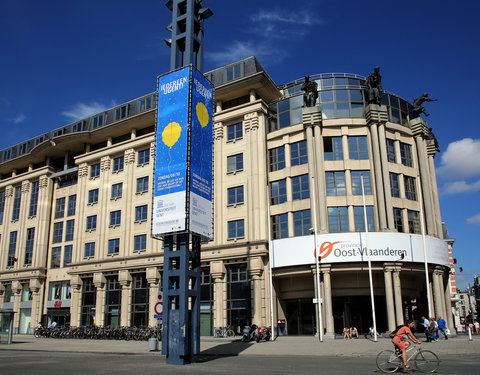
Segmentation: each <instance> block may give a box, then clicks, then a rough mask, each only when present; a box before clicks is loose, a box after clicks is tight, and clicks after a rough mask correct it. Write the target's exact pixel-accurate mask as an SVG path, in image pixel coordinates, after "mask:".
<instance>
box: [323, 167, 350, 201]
mask: <svg viewBox="0 0 480 375" xmlns="http://www.w3.org/2000/svg"><path fill="white" fill-rule="evenodd" d="M325 175H326V178H327V181H326V183H327V195H330V196H332V195H333V196H335V195H346V194H347V192H346V189H345V172H343V171H341V172H340V171H339V172H325Z"/></svg>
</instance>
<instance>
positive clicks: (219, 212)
mask: <svg viewBox="0 0 480 375" xmlns="http://www.w3.org/2000/svg"><path fill="white" fill-rule="evenodd" d="M218 105H219V102H218V101H217V112H219V111H218ZM220 105H221V103H220ZM223 132H224V130H223V124H222V123H221V122H215V124H214V129H213V134H214V144H213V148H214V155H213V157H214V159H213V160H215V163H214V166H213V175H214V176H224V175H225V173H226V172H227V166H226V158H225V160H223V159H224V156H223ZM225 193H226V192H225ZM225 193H224V192H223V189H215V202H223V199H225V201H226V199H227V198H224V195H225ZM213 210H214V211H213V214H214V217H215V218H218V217H222V216H223V210H224V205H223V204H216V203H215V204H214V205H213ZM225 225H226V223H225V224H224V220H214V232H215V239H214V242H215V244H217V245H219V244H221V243H223V241H222V240H223V231H224V229H223V228H224V226H225Z"/></svg>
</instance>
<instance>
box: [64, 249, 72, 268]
mask: <svg viewBox="0 0 480 375" xmlns="http://www.w3.org/2000/svg"><path fill="white" fill-rule="evenodd" d="M72 252H73V246H72V245H67V246H65V247H64V253H63V266H64V267H65V266H66V265H69V264H72Z"/></svg>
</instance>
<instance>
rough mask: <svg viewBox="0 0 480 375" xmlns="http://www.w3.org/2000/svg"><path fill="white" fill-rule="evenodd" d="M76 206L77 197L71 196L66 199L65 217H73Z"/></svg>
mask: <svg viewBox="0 0 480 375" xmlns="http://www.w3.org/2000/svg"><path fill="white" fill-rule="evenodd" d="M76 205H77V195H76V194H73V195H70V196H69V197H68V206H67V216H73V215H75V208H76Z"/></svg>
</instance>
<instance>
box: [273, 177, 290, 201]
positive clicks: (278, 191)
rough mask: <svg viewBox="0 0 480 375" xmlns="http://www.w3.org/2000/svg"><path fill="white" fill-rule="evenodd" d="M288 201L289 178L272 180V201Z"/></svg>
mask: <svg viewBox="0 0 480 375" xmlns="http://www.w3.org/2000/svg"><path fill="white" fill-rule="evenodd" d="M286 201H287V180H285V179H283V180H279V181H272V182H271V183H270V203H271V204H280V203H283V202H286Z"/></svg>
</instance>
